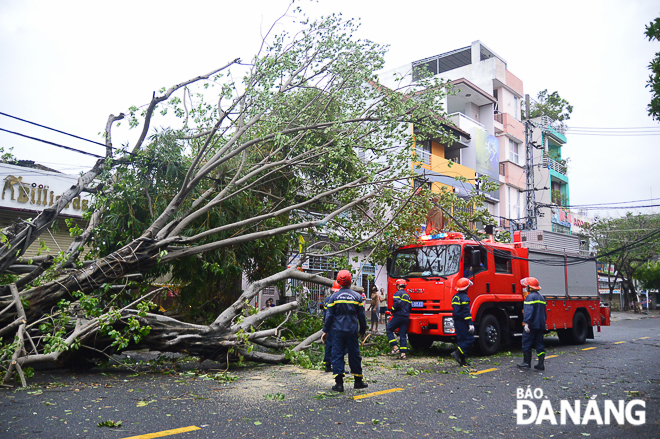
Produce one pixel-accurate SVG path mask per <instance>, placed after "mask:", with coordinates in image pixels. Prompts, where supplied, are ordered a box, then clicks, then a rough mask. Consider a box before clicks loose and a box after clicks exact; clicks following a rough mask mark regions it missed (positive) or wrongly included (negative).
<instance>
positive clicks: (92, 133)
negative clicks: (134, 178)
mask: <svg viewBox="0 0 660 439" xmlns="http://www.w3.org/2000/svg"><path fill="white" fill-rule="evenodd" d="M288 4H289V2H288V1H286V0H244V1H242V2H235V1H231V2H230V1H227V0H218V1H210V0H206V1H201V0H188V1H186V2H180V1H167V0H157V1H154V0H141V1H135V0H131V1H126V0H115V1H113V2H93V1H69V0H60V1H57V2H53V1H49V0H2V1H0V112H2V113H6V114H9V115H12V116H16V117H19V118H22V119H27V120H30V121H33V122H37V123H39V124H42V125H46V126H49V127H53V128H56V129H59V130H61V131H65V132H68V133H72V134H76V135H78V136H80V137H84V138H88V139H92V140H96V141H100V142H102V139H101V137H100V133H101V132H102V131H103V130H104V127H105V123H106V120H107V118H108V115H109V114H111V113H113V114H118V113H121V112H125V111H126V110H127V108H128V107H129V106H131V105H137V106H141V105H145V104H147V103H148V102H149V100H150V98H151V96H152V93H153V92H154V91H156V90H158V89H160V88H161V87H163V86H170V85H172V84H175V83H179V82H182V81H184V80H186V79H189V78H192V77H194V76H197V75H199V74H202V73H206V72H208V71H211V70H213V69H214V68H217V67H219V66H221V65H224V64H225V63H226V62H228V61H230V60H233V59H235V58H237V57H240V58H242V59H244V60H248V59H250V58H251V57H252V55H253V54H254V53H255V52H256V51H257V50H258V47H259V45H260V43H261V38H262V35H263V34H264V33H265V32H267V30H268V29H269V27H270V26H271V24H272V23H273V22H274V21H275V20H276V19H277V18H278V17H279V16H281V15H282V14H283V13H284V12H285V11H286V9H287V6H288ZM296 4H297V5H299V6H301V7H302V8H303V10H304V11H305V12H306V14H307V15H309V16H310V17H317V16H319V15H323V14H329V13H333V12H334V13H341V14H342V15H343V16H345V17H354V18H360V20H361V22H362V27H361V29H360V32H359V35H358V36H359V37H361V38H366V39H370V40H373V41H375V42H378V43H381V44H388V45H389V46H390V51H389V52H388V54H387V56H386V59H385V60H386V66H385V70H388V69H392V68H395V67H398V66H401V65H403V64H406V63H409V62H411V61H415V60H418V59H422V58H426V57H429V56H433V55H436V54H439V53H444V52H447V51H450V50H454V49H458V48H461V47H465V46H468V45H470V44H471V43H472V42H473V41H476V40H481V41H482V42H483V43H484V44H485V45H486V46H488V47H489V48H490V49H491V50H493V51H494V52H495V53H497V54H498V55H499V56H500V57H502V58H504V60H506V62H507V64H508V69H509V70H510V71H511V72H512V73H513V74H514V75H516V76H517V77H518V78H520V79H521V80H522V81H523V85H524V91H525V93H528V94H530V96H532V97H534V96H536V94H537V93H538V92H539V91H540V90H543V89H548V90H549V91H550V92H552V91H558V92H559V94H560V95H561V96H562V97H563V98H564V99H566V100H568V101H569V102H570V104H571V105H573V107H574V111H573V114H572V116H571V119H570V120H569V121H568V122H567V124H568V126H569V127H576V128H577V127H589V128H633V127H635V128H636V127H653V129H654V130H655V131H657V132H658V134H660V124H658V122H657V121H654V120H652V119H651V117H649V116H648V115H647V110H646V106H647V105H648V103H649V101H650V99H651V93H650V91H649V89H648V88H646V81H647V80H648V76H649V70H648V64H649V62H650V61H651V59H652V58H653V57H654V54H655V53H656V52H660V43H659V42H657V41H655V42H649V41H648V39H646V37H645V35H644V26H645V25H646V24H648V23H649V22H650V21H651V20H653V19H654V18H656V17H658V16H660V2H655V1H647V0H625V1H623V0H599V1H587V0H581V1H575V0H572V1H562V0H556V1H553V2H532V1H528V0H525V1H506V0H501V1H497V2H494V1H492V0H491V1H481V0H471V1H469V2H456V1H446V0H435V1H425V0H408V1H406V2H382V1H378V2H377V1H371V0H361V1H355V0H351V1H347V0H331V1H330V0H319V1H308V0H304V1H298V2H297V3H296ZM280 29H284V25H280V26H279V27H277V28H276V30H280ZM0 128H3V129H6V130H11V131H16V132H20V133H23V134H26V135H30V136H33V137H38V138H42V139H46V140H49V141H51V142H55V143H61V144H63V145H67V146H71V147H74V148H78V149H81V150H85V151H88V152H91V153H95V154H99V155H103V154H104V148H103V147H101V146H96V145H93V144H90V143H87V142H83V141H79V140H76V139H73V138H71V137H65V136H63V135H60V134H57V133H52V132H49V131H46V130H44V129H41V128H38V127H33V126H30V125H27V124H25V123H22V122H19V121H16V120H14V119H10V118H8V117H5V116H2V115H0ZM132 134H133V133H126V134H124V133H123V132H117V133H115V137H114V144H115V145H117V144H121V143H123V142H125V141H128V140H129V139H130V137H125V136H130V135H132ZM122 136H124V137H122ZM567 137H568V142H567V144H566V145H565V146H564V148H563V157H564V158H567V157H568V158H569V171H568V175H569V186H570V201H571V204H572V205H577V204H580V205H584V204H599V205H600V204H603V203H619V202H626V201H634V200H649V199H658V200H655V201H644V202H639V203H634V204H635V205H652V204H660V202H659V201H660V173H659V171H658V163H660V152H658V149H657V148H656V146H657V145H658V142H659V141H660V137H658V136H628V135H623V136H593V135H576V134H570V131H569V134H568V136H567ZM0 147H3V148H4V149H5V151H6V150H7V149H8V148H10V147H13V148H14V150H13V153H14V155H16V156H17V158H19V159H25V160H34V161H36V162H38V163H41V164H44V165H46V166H49V167H51V168H54V169H57V170H59V171H62V172H66V173H77V172H80V171H81V170H86V169H88V168H89V167H91V165H92V164H93V163H94V161H95V159H94V158H93V157H89V156H85V155H81V154H78V153H74V152H68V151H65V150H62V149H59V148H56V147H54V146H52V145H47V144H44V143H40V142H36V141H34V140H29V139H23V138H20V137H18V136H16V135H13V134H9V133H6V132H1V131H0ZM635 211H636V212H642V213H658V212H660V207H655V208H645V209H635ZM594 212H596V213H598V214H599V215H604V216H607V215H610V216H620V215H622V214H623V213H624V212H625V210H615V209H610V210H607V211H603V210H600V211H594ZM594 212H592V215H593V214H594Z"/></svg>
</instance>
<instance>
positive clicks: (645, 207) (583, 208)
mask: <svg viewBox="0 0 660 439" xmlns="http://www.w3.org/2000/svg"><path fill="white" fill-rule="evenodd" d="M538 204H539V205H541V206H542V207H554V206H552V205H550V204H541V203H538ZM659 206H660V204H647V205H644V206H590V207H579V208H577V207H573V206H570V207H573V209H577V210H610V209H647V208H651V207H659ZM557 207H566V206H557ZM567 208H568V207H567Z"/></svg>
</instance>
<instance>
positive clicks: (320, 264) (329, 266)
mask: <svg viewBox="0 0 660 439" xmlns="http://www.w3.org/2000/svg"><path fill="white" fill-rule="evenodd" d="M335 268H336V264H335V263H334V262H332V261H330V259H329V258H328V257H327V256H311V257H310V258H309V269H310V270H324V271H334V270H335Z"/></svg>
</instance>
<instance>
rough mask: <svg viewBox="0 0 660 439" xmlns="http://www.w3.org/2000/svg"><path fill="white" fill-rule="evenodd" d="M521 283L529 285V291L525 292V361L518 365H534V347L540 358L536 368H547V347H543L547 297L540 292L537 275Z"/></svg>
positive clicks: (523, 341)
mask: <svg viewBox="0 0 660 439" xmlns="http://www.w3.org/2000/svg"><path fill="white" fill-rule="evenodd" d="M520 283H521V284H522V286H523V287H527V291H526V293H525V292H523V295H524V302H523V303H524V308H523V313H524V314H525V315H524V318H523V324H524V325H525V332H523V336H522V350H523V362H522V363H521V364H519V365H518V367H520V368H526V369H529V368H530V367H531V366H532V348H534V349H536V356H537V358H538V363H537V364H536V366H534V369H537V370H545V364H544V363H545V348H544V347H543V335H544V334H545V320H546V308H545V297H543V296H542V295H541V293H539V291H540V290H541V286H540V285H539V281H538V279H536V278H535V277H526V278H524V279H522V280H521V281H520Z"/></svg>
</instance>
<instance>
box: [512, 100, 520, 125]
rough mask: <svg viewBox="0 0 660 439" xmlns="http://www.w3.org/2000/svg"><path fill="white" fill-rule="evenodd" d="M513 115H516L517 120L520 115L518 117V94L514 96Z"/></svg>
mask: <svg viewBox="0 0 660 439" xmlns="http://www.w3.org/2000/svg"><path fill="white" fill-rule="evenodd" d="M513 117H515V118H516V120H518V119H519V117H518V96H514V97H513Z"/></svg>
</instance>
